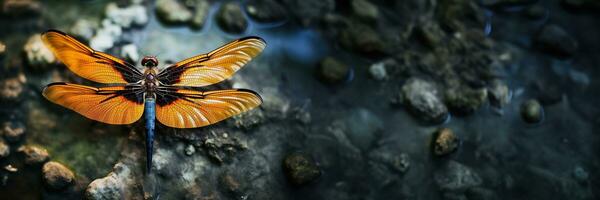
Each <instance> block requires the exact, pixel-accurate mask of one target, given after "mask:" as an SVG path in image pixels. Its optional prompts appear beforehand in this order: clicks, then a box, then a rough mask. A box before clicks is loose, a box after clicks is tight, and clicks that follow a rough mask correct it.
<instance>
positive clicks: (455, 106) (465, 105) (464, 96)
mask: <svg viewBox="0 0 600 200" xmlns="http://www.w3.org/2000/svg"><path fill="white" fill-rule="evenodd" d="M444 97H445V101H446V105H447V106H448V107H449V108H450V109H451V110H452V111H455V112H457V113H460V114H469V113H472V112H474V111H476V110H477V109H478V108H479V107H481V105H483V103H485V101H486V100H487V98H488V97H487V90H486V89H484V88H481V89H472V88H469V87H464V86H463V87H458V88H451V89H448V90H446V93H445V95H444Z"/></svg>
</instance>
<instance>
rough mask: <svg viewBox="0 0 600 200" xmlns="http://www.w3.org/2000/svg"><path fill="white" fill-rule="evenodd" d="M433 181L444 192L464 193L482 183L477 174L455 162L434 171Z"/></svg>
mask: <svg viewBox="0 0 600 200" xmlns="http://www.w3.org/2000/svg"><path fill="white" fill-rule="evenodd" d="M434 180H435V183H436V184H437V186H438V187H439V188H440V189H441V190H445V191H464V190H467V189H469V188H472V187H475V186H479V185H481V184H482V182H483V180H482V179H481V177H480V176H479V174H477V173H476V172H474V171H473V170H472V169H471V168H470V167H468V166H465V165H463V164H461V163H459V162H456V161H450V162H448V163H446V165H445V166H444V167H443V168H441V169H439V170H438V171H436V172H435V175H434Z"/></svg>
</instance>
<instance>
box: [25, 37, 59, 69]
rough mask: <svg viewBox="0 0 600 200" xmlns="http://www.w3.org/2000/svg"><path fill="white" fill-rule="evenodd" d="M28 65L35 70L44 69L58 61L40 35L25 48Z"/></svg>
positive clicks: (30, 38)
mask: <svg viewBox="0 0 600 200" xmlns="http://www.w3.org/2000/svg"><path fill="white" fill-rule="evenodd" d="M23 51H25V57H26V59H27V64H29V66H31V67H33V68H34V69H43V68H45V67H47V66H49V65H50V64H53V63H54V62H55V61H56V58H55V57H54V54H52V51H50V49H48V47H46V45H44V42H43V41H42V37H41V35H40V34H34V35H32V36H31V37H29V39H28V40H27V43H25V46H24V47H23Z"/></svg>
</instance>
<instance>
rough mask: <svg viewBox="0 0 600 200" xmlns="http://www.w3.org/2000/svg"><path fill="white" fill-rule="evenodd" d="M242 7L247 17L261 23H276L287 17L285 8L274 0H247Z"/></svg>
mask: <svg viewBox="0 0 600 200" xmlns="http://www.w3.org/2000/svg"><path fill="white" fill-rule="evenodd" d="M244 5H245V7H244V9H245V10H246V13H248V17H250V18H251V19H253V20H255V21H257V22H261V23H276V22H282V21H284V20H286V19H287V12H286V11H287V9H286V8H284V7H283V6H282V5H281V4H279V2H277V1H275V0H249V1H247V2H246V3H245V4H244Z"/></svg>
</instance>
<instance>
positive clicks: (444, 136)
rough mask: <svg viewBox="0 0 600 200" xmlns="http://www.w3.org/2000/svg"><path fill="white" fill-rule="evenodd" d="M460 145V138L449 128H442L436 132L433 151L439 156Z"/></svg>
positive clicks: (450, 151) (452, 150)
mask: <svg viewBox="0 0 600 200" xmlns="http://www.w3.org/2000/svg"><path fill="white" fill-rule="evenodd" d="M459 145H460V140H459V139H458V137H457V136H456V135H455V134H454V132H453V131H452V130H451V129H449V128H441V129H439V130H437V131H436V132H435V133H434V143H433V153H434V154H435V155H437V156H443V155H448V154H450V153H452V152H454V151H456V149H458V147H459Z"/></svg>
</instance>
